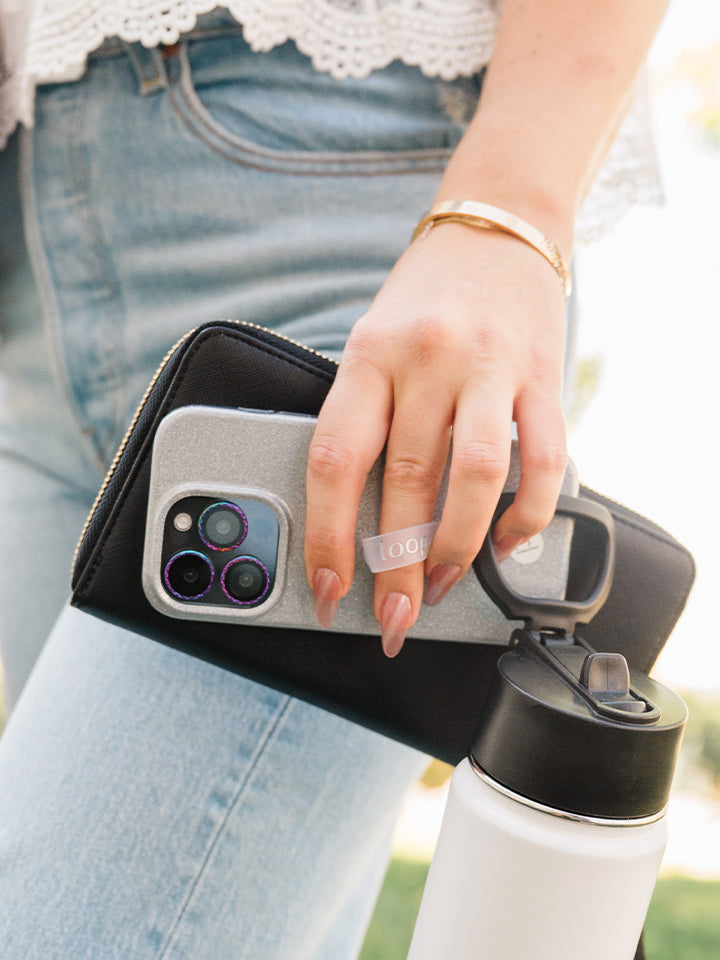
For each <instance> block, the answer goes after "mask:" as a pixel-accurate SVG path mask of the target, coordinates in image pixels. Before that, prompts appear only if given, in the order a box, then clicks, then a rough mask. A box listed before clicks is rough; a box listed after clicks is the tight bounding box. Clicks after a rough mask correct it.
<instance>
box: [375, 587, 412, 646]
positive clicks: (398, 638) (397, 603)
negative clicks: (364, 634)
mask: <svg viewBox="0 0 720 960" xmlns="http://www.w3.org/2000/svg"><path fill="white" fill-rule="evenodd" d="M411 616H412V604H411V603H410V598H409V597H407V596H405V594H404V593H389V594H388V595H387V596H386V597H385V600H384V601H383V605H382V610H381V612H380V628H381V631H382V646H383V650H384V651H385V655H386V656H387V657H396V656H397V655H398V654H399V653H400V650H401V649H402V645H403V643H404V642H405V634H406V633H407V631H408V627H409V626H410V617H411Z"/></svg>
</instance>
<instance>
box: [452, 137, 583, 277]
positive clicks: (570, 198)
mask: <svg viewBox="0 0 720 960" xmlns="http://www.w3.org/2000/svg"><path fill="white" fill-rule="evenodd" d="M454 200H476V201H479V202H482V203H489V204H492V206H495V207H500V208H501V209H503V210H507V211H508V213H511V214H514V215H515V216H517V217H520V218H522V219H523V220H525V221H527V222H528V223H530V224H532V226H533V227H535V228H536V229H537V230H539V231H540V232H541V233H543V234H544V235H545V236H546V237H549V238H550V239H551V240H552V241H553V242H554V243H555V244H557V246H558V247H559V249H560V251H561V253H562V255H563V257H564V258H565V259H566V260H569V259H570V257H571V254H572V247H573V237H574V226H575V216H576V206H577V204H578V200H577V199H576V197H575V195H574V194H573V192H572V191H571V190H568V189H567V188H565V189H562V190H560V189H555V188H554V186H553V184H552V182H551V179H550V178H548V177H545V176H543V174H542V172H541V171H539V170H532V169H528V167H527V166H526V165H520V164H517V165H516V164H513V163H511V162H504V163H502V164H500V163H493V162H488V161H487V160H486V159H484V158H473V159H472V160H466V159H465V158H463V157H461V156H460V155H459V154H456V155H455V156H454V157H453V158H452V160H451V161H450V164H449V165H448V167H447V170H446V172H445V176H444V177H443V180H442V182H441V184H440V187H439V189H438V192H437V194H436V195H435V199H434V201H433V206H436V205H437V204H440V203H447V202H449V201H454Z"/></svg>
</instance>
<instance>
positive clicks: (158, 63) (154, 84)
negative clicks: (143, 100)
mask: <svg viewBox="0 0 720 960" xmlns="http://www.w3.org/2000/svg"><path fill="white" fill-rule="evenodd" d="M123 46H124V48H125V50H126V52H127V55H128V58H129V59H130V63H131V64H132V66H133V69H134V70H135V75H136V77H137V81H138V91H139V93H140V95H141V96H143V97H145V96H149V95H150V94H152V93H157V92H158V91H160V90H164V89H165V87H167V85H168V75H167V71H166V69H165V59H164V57H163V55H162V53H161V51H160V49H159V48H158V47H152V48H151V49H148V47H144V46H143V45H142V43H125V42H123Z"/></svg>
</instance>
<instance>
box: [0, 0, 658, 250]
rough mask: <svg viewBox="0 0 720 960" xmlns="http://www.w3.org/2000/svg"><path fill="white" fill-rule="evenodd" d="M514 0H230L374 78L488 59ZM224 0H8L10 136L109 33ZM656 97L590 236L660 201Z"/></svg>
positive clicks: (632, 121)
mask: <svg viewBox="0 0 720 960" xmlns="http://www.w3.org/2000/svg"><path fill="white" fill-rule="evenodd" d="M501 5H502V0H225V2H224V3H223V4H222V6H224V7H226V8H227V9H228V10H229V11H230V13H231V14H232V16H233V17H234V18H235V19H236V20H237V21H238V22H239V23H240V24H241V25H242V28H243V35H244V37H245V39H246V41H247V42H248V43H249V44H250V46H251V47H252V48H253V49H254V50H258V51H260V50H271V49H272V48H273V47H275V46H278V45H280V44H282V43H285V42H286V41H287V40H289V39H290V40H293V41H294V42H295V44H296V45H297V46H298V48H299V49H300V50H301V51H302V52H303V53H305V54H307V55H308V56H309V57H310V58H311V59H312V62H313V65H314V66H315V67H316V68H317V69H318V70H323V71H327V72H329V73H330V74H332V75H333V76H334V77H338V78H342V77H358V78H359V77H364V76H366V75H367V74H369V73H370V72H371V71H372V70H375V69H378V68H380V67H384V66H386V65H387V64H388V63H390V62H391V61H392V60H395V59H401V60H403V61H404V62H405V63H408V64H412V65H416V66H418V67H419V68H420V69H421V70H422V71H423V73H425V74H427V75H428V76H436V77H440V78H442V79H444V80H451V79H453V78H454V77H457V76H461V75H467V74H471V73H474V72H476V71H478V70H479V69H480V68H481V67H483V66H485V65H486V64H487V63H488V61H489V59H490V56H491V53H492V48H493V43H494V37H495V29H496V24H497V19H498V15H499V13H498V10H499V7H500V6H501ZM217 6H220V4H218V3H217V2H216V0H0V38H1V39H2V49H1V50H0V53H2V59H0V146H1V145H2V144H3V143H4V142H5V140H6V139H7V136H8V135H9V134H10V132H11V131H12V129H13V128H14V126H15V124H16V123H17V122H18V120H20V121H21V122H23V123H25V124H27V125H30V124H31V123H32V103H33V96H34V90H35V86H36V85H37V84H41V83H43V82H48V81H53V82H55V81H58V80H75V79H77V78H78V77H80V76H82V73H83V71H84V67H85V62H86V58H87V55H88V53H90V52H91V51H92V50H94V49H96V48H97V47H99V46H100V44H101V43H102V42H103V41H104V40H105V39H106V38H108V37H114V36H117V37H120V38H122V39H123V40H126V41H129V42H133V41H140V42H141V43H143V44H144V45H145V46H148V47H152V46H155V45H156V44H158V43H175V42H176V41H177V40H178V38H179V37H180V35H181V34H182V33H184V32H187V31H188V30H191V29H192V28H193V27H194V26H195V22H196V19H197V17H198V15H199V14H201V13H206V12H208V11H210V10H212V9H214V8H215V7H217ZM661 199H662V191H661V188H660V183H659V176H658V171H657V164H656V160H655V153H654V149H653V145H652V139H651V135H650V129H649V123H648V116H647V107H646V98H645V97H644V96H643V95H638V96H636V97H635V100H634V102H633V105H632V106H631V108H630V110H629V112H628V116H627V118H626V120H625V123H624V125H623V127H622V128H621V130H620V132H619V134H618V136H617V137H616V140H615V143H614V145H613V147H612V149H611V151H610V155H609V156H608V159H607V162H606V164H605V167H604V168H603V170H602V171H601V172H600V174H599V176H598V178H597V179H596V182H595V184H594V186H593V189H592V190H591V192H590V195H589V196H588V199H587V201H586V203H585V206H584V208H583V211H582V215H581V218H580V222H579V223H578V234H579V236H580V237H581V238H584V239H591V238H593V237H594V236H596V235H598V234H600V233H603V232H605V230H606V229H607V228H608V227H609V226H610V225H612V223H614V221H615V220H617V219H618V218H619V216H620V215H621V214H622V213H623V212H624V210H625V209H626V208H627V207H628V206H630V205H631V204H632V203H634V202H638V201H639V202H649V203H653V202H659V201H660V200H661Z"/></svg>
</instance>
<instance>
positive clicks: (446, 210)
mask: <svg viewBox="0 0 720 960" xmlns="http://www.w3.org/2000/svg"><path fill="white" fill-rule="evenodd" d="M443 221H453V222H456V223H466V224H469V225H470V226H473V227H480V228H482V229H486V230H501V231H502V232H504V233H510V234H512V235H513V236H514V237H517V238H518V240H524V241H525V243H527V244H529V245H530V246H531V247H534V248H535V249H536V250H537V251H538V253H541V254H542V255H543V256H544V257H545V259H546V260H547V261H548V263H549V264H550V266H551V267H552V268H553V270H554V271H555V273H557V275H558V277H560V280H561V282H562V285H563V290H564V292H565V297H566V298H567V297H569V296H570V294H571V293H572V277H571V276H570V271H569V270H568V267H567V264H566V263H565V260H564V259H563V255H562V254H561V253H560V248H559V247H558V245H557V244H556V243H554V242H553V241H552V240H550V239H549V238H548V237H546V236H545V235H544V234H543V233H541V232H540V230H538V229H536V228H535V227H533V226H532V225H531V224H529V223H527V221H525V220H521V219H520V217H516V216H515V214H513V213H508V211H507V210H501V209H500V207H493V206H491V205H490V204H489V203H478V202H477V201H475V200H449V201H448V202H446V203H438V204H437V205H436V206H434V207H433V208H432V210H428V212H427V213H426V214H425V215H424V216H423V218H422V219H421V220H420V222H419V223H418V225H417V226H416V227H415V229H414V231H413V235H412V240H416V239H417V238H418V237H419V236H420V235H421V234H422V235H423V236H425V235H426V234H427V233H428V232H429V231H430V230H431V229H432V228H433V227H434V226H435V224H437V223H442V222H443ZM412 240H411V242H412Z"/></svg>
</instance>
